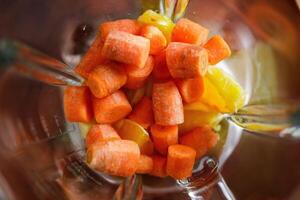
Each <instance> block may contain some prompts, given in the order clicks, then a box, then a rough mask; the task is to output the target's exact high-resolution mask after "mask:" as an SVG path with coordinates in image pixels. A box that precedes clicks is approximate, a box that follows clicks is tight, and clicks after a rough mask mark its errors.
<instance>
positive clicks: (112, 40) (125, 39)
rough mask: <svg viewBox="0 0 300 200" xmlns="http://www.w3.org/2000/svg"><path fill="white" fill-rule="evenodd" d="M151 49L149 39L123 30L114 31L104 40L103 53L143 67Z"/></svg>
mask: <svg viewBox="0 0 300 200" xmlns="http://www.w3.org/2000/svg"><path fill="white" fill-rule="evenodd" d="M149 51H150V41H149V39H147V38H144V37H141V36H136V35H132V34H129V33H126V32H122V31H112V32H110V33H109V34H108V36H107V38H106V40H105V42H104V46H103V48H102V55H103V56H104V57H106V58H108V59H111V60H115V61H118V62H121V63H125V64H129V65H134V66H137V67H138V68H143V67H144V66H145V64H146V61H147V59H148V55H149Z"/></svg>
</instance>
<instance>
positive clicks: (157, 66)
mask: <svg viewBox="0 0 300 200" xmlns="http://www.w3.org/2000/svg"><path fill="white" fill-rule="evenodd" d="M152 74H153V76H154V78H155V79H156V80H167V79H170V78H171V74H170V72H169V69H168V67H167V60H166V49H164V50H162V51H161V52H160V53H158V54H157V55H156V56H155V57H154V68H153V72H152Z"/></svg>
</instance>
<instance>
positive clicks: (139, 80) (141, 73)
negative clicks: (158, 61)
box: [125, 56, 154, 89]
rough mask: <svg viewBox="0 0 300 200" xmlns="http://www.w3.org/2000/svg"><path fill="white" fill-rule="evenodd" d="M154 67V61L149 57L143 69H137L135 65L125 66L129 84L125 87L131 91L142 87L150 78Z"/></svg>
mask: <svg viewBox="0 0 300 200" xmlns="http://www.w3.org/2000/svg"><path fill="white" fill-rule="evenodd" d="M153 66H154V59H153V57H152V56H149V57H148V59H147V62H146V64H145V66H144V67H143V68H137V67H136V66H133V65H125V69H126V72H127V82H126V85H125V87H127V88H129V89H137V88H140V87H142V86H143V85H144V84H145V82H146V80H147V78H148V76H149V75H150V74H151V72H152V70H153Z"/></svg>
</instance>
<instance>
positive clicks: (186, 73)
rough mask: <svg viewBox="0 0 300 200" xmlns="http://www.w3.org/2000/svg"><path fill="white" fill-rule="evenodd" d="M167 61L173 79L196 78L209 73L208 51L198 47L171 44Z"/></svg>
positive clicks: (167, 51)
mask: <svg viewBox="0 0 300 200" xmlns="http://www.w3.org/2000/svg"><path fill="white" fill-rule="evenodd" d="M166 59H167V66H168V69H169V72H170V74H171V76H172V77H173V78H196V77H199V76H204V75H205V73H206V71H207V66H208V55H207V51H206V50H205V49H204V48H202V47H200V46H197V45H193V44H186V43H180V42H171V43H170V44H169V46H168V47H167V50H166Z"/></svg>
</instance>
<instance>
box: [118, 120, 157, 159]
mask: <svg viewBox="0 0 300 200" xmlns="http://www.w3.org/2000/svg"><path fill="white" fill-rule="evenodd" d="M114 128H115V129H116V131H117V132H118V134H119V135H120V137H121V138H122V139H125V140H132V141H134V142H136V143H137V144H138V145H139V147H140V151H141V154H145V155H151V154H152V153H153V143H152V141H151V139H150V137H149V134H148V132H147V131H146V130H145V129H144V128H143V127H142V126H140V125H139V124H138V123H136V122H134V121H132V120H129V119H123V120H120V121H119V122H117V123H116V124H115V125H114Z"/></svg>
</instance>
